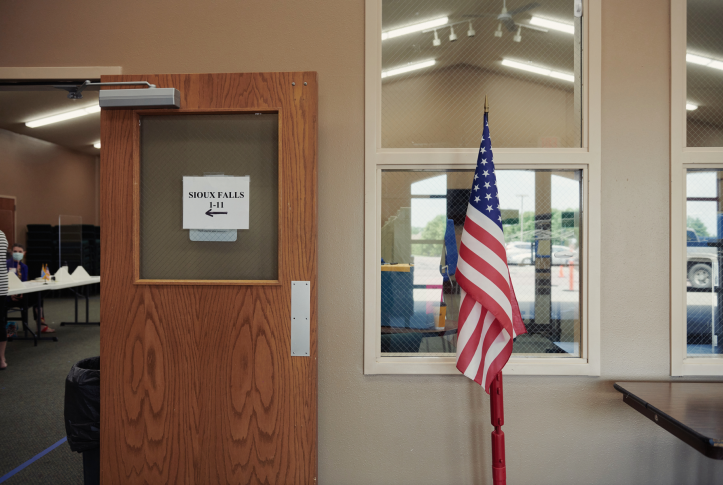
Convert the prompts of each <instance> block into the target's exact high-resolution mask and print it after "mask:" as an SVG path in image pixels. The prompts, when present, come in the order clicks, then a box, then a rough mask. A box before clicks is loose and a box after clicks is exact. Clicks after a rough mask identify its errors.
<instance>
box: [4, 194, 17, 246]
mask: <svg viewBox="0 0 723 485" xmlns="http://www.w3.org/2000/svg"><path fill="white" fill-rule="evenodd" d="M0 231H2V232H3V233H5V238H6V239H7V240H8V251H11V250H12V245H13V244H15V243H16V242H17V240H16V239H15V197H4V196H0Z"/></svg>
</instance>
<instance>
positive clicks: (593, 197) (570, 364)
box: [364, 0, 602, 376]
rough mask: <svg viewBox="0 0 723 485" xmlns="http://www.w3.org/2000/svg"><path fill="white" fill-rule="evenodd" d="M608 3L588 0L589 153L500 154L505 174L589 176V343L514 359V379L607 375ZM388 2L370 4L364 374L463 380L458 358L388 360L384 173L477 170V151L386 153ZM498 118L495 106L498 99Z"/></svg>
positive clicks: (585, 335)
mask: <svg viewBox="0 0 723 485" xmlns="http://www.w3.org/2000/svg"><path fill="white" fill-rule="evenodd" d="M601 3H602V0H584V2H583V26H584V27H583V35H584V37H583V49H584V51H583V73H584V75H583V84H584V86H585V89H583V96H584V98H583V137H582V138H583V143H582V146H583V148H495V147H493V149H494V152H495V164H496V166H497V167H498V168H500V169H509V168H520V169H581V170H582V171H583V218H582V220H583V227H582V231H583V234H584V237H583V238H581V239H583V244H584V247H583V251H582V257H583V268H584V271H585V272H584V276H583V278H584V280H583V282H582V283H583V284H582V285H581V286H582V288H583V294H582V310H581V315H580V316H581V320H582V329H581V330H582V337H581V342H580V351H581V357H580V358H555V357H552V358H516V357H514V354H513V357H512V358H510V360H509V363H508V364H507V365H506V366H505V368H504V373H505V374H507V375H515V374H518V375H589V376H599V375H600V250H601V246H600V240H601V235H600V232H601V223H600V212H601V210H600V205H601V185H600V179H601V177H600V168H601V167H600V153H601V122H600V113H601V88H600V79H601ZM381 15H382V4H381V0H366V29H365V45H366V50H365V81H366V82H365V122H364V129H365V135H364V159H365V162H364V182H365V183H364V373H365V374H459V371H457V369H456V368H455V358H454V356H449V357H438V356H424V355H421V356H419V357H384V356H382V355H381V332H380V326H381V320H380V319H381V312H380V306H381V296H380V286H381V270H380V267H379V261H380V260H381V240H380V230H381V229H380V228H381V223H380V221H381V172H382V170H383V169H440V170H444V169H470V170H474V168H475V165H476V157H477V152H478V149H477V148H427V149H425V148H419V149H416V148H394V149H390V148H382V147H381V99H382V91H381V87H382V86H381V70H382V66H381V49H382V44H381V32H382V30H381V18H382V17H381ZM490 106H491V108H490V115H491V117H494V110H495V103H494V99H491V100H490Z"/></svg>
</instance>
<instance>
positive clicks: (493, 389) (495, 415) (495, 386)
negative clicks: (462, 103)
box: [485, 95, 507, 485]
mask: <svg viewBox="0 0 723 485" xmlns="http://www.w3.org/2000/svg"><path fill="white" fill-rule="evenodd" d="M489 112H490V104H489V102H488V101H487V95H485V113H486V114H489ZM490 419H491V420H492V426H494V427H495V429H494V431H492V483H493V484H494V485H507V469H506V468H505V433H503V432H502V425H503V424H505V406H504V403H503V402H502V371H500V372H499V373H498V374H497V376H495V378H494V380H493V381H492V384H491V385H490Z"/></svg>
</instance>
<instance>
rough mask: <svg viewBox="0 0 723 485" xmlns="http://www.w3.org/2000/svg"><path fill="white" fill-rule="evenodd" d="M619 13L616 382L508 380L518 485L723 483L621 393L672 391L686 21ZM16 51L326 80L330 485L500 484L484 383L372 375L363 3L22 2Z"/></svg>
mask: <svg viewBox="0 0 723 485" xmlns="http://www.w3.org/2000/svg"><path fill="white" fill-rule="evenodd" d="M603 3H604V4H603V19H602V20H603V43H604V47H603V79H602V83H603V84H602V85H603V112H602V117H603V133H602V134H603V158H602V164H603V180H602V188H603V198H602V202H603V207H602V215H603V227H602V233H603V236H604V240H603V244H602V251H603V254H602V257H603V261H604V264H603V265H602V268H603V273H602V285H603V286H602V377H599V378H593V377H589V378H588V377H541V376H529V377H509V378H507V379H506V384H505V390H506V422H507V424H506V425H505V432H506V434H507V456H508V470H509V472H508V473H509V483H510V484H528V483H534V484H548V483H549V484H588V483H589V484H593V483H594V484H618V483H620V484H627V483H643V484H644V483H649V484H681V483H687V484H691V483H714V482H715V477H717V478H718V479H720V477H721V476H723V463H719V462H714V461H712V460H709V459H708V458H705V457H703V456H702V455H700V454H699V453H697V452H696V451H694V450H693V449H692V448H690V447H688V446H687V445H685V444H683V443H682V442H681V441H679V440H678V439H676V438H674V437H673V436H671V435H670V434H668V433H667V432H665V431H663V430H662V429H660V428H658V427H656V426H655V425H654V424H652V423H651V422H650V421H648V420H647V419H645V418H643V417H642V416H641V415H639V414H638V413H636V412H635V411H633V410H632V409H631V408H629V407H628V406H626V405H625V404H623V402H622V399H621V395H620V394H619V393H618V392H616V391H614V390H613V387H612V385H613V382H615V381H616V380H624V379H663V380H664V379H669V377H668V375H669V364H670V358H669V325H670V318H669V284H668V275H669V271H668V267H667V261H668V252H669V251H668V226H669V216H668V208H669V195H668V176H669V134H668V133H669V66H670V60H669V58H670V56H669V45H670V35H669V29H670V27H669V7H668V2H667V1H663V0H636V1H630V0H605V1H604V2H603ZM0 45H2V46H3V49H2V51H0V66H63V65H120V66H123V71H124V73H156V72H160V73H164V72H166V73H173V72H224V71H283V70H316V71H318V72H319V85H320V86H319V130H320V131H319V133H320V135H319V235H320V237H319V288H320V291H319V359H320V361H319V483H322V484H398V485H401V484H415V485H420V484H428V483H429V484H443V483H446V484H463V483H490V482H491V480H490V477H491V473H490V460H489V454H490V445H489V443H490V441H489V435H488V433H489V431H490V425H489V416H488V405H487V399H486V397H485V396H484V395H483V392H482V391H481V389H480V388H479V387H478V386H476V385H475V384H472V383H471V382H469V381H468V380H466V379H465V378H463V377H459V376H402V375H399V376H364V375H363V371H362V369H363V366H362V364H363V360H362V344H363V318H362V317H363V313H362V308H363V305H362V304H363V273H362V263H363V244H362V242H363V235H364V231H363V215H364V209H363V207H364V206H363V196H364V183H363V174H364V172H363V165H364V149H363V141H364V123H363V122H364V3H363V1H362V0H353V1H352V0H344V1H339V0H308V1H305V2H297V1H293V0H278V1H261V0H254V1H245V2H228V1H223V2H222V1H214V2H172V1H170V0H159V1H155V2H147V1H140V0H132V1H126V2H123V3H122V4H119V3H112V2H94V1H86V2H80V1H66V2H47V1H45V0H27V1H24V2H4V3H3V15H2V16H1V17H0ZM68 46H74V48H69V47H68ZM642 275H644V276H642Z"/></svg>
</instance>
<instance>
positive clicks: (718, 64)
mask: <svg viewBox="0 0 723 485" xmlns="http://www.w3.org/2000/svg"><path fill="white" fill-rule="evenodd" d="M708 67H712V68H713V69H721V70H723V62H721V61H713V62H711V63H710V64H708Z"/></svg>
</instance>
